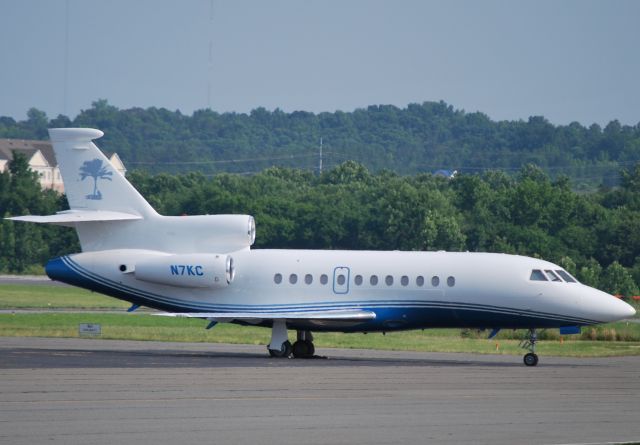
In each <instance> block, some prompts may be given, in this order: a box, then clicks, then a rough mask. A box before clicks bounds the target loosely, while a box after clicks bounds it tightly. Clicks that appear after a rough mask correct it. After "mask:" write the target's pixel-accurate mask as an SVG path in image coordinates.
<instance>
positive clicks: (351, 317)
mask: <svg viewBox="0 0 640 445" xmlns="http://www.w3.org/2000/svg"><path fill="white" fill-rule="evenodd" d="M156 315H161V316H165V317H184V318H206V319H207V320H211V321H219V322H230V321H233V320H317V321H321V320H344V321H364V320H373V319H374V318H376V313H375V312H372V311H363V310H359V309H344V310H331V311H309V312H163V313H159V314H156Z"/></svg>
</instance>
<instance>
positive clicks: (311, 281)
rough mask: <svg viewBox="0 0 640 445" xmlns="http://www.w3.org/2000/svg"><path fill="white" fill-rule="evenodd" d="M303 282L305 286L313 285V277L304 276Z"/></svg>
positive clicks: (309, 275)
mask: <svg viewBox="0 0 640 445" xmlns="http://www.w3.org/2000/svg"><path fill="white" fill-rule="evenodd" d="M304 282H305V283H307V284H311V283H313V275H311V274H310V273H308V274H306V275H305V276H304Z"/></svg>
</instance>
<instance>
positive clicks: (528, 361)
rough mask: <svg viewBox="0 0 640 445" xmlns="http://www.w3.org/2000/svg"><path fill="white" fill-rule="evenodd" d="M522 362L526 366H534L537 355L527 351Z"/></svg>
mask: <svg viewBox="0 0 640 445" xmlns="http://www.w3.org/2000/svg"><path fill="white" fill-rule="evenodd" d="M524 364H525V365H527V366H536V365H537V364H538V356H537V355H536V354H534V353H533V352H529V353H528V354H525V356H524Z"/></svg>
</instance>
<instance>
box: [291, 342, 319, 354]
mask: <svg viewBox="0 0 640 445" xmlns="http://www.w3.org/2000/svg"><path fill="white" fill-rule="evenodd" d="M315 352H316V348H315V346H313V342H311V341H309V340H298V341H297V342H295V343H294V344H293V356H294V357H295V358H311V357H313V355H314V354H315Z"/></svg>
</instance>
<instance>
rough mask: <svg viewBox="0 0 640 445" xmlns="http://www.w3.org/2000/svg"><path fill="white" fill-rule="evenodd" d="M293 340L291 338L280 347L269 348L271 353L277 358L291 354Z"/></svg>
mask: <svg viewBox="0 0 640 445" xmlns="http://www.w3.org/2000/svg"><path fill="white" fill-rule="evenodd" d="M291 350H292V347H291V342H290V341H289V340H287V341H285V342H284V343H282V345H281V346H280V349H271V348H269V355H270V356H271V357H276V358H287V357H289V356H290V355H291Z"/></svg>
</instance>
